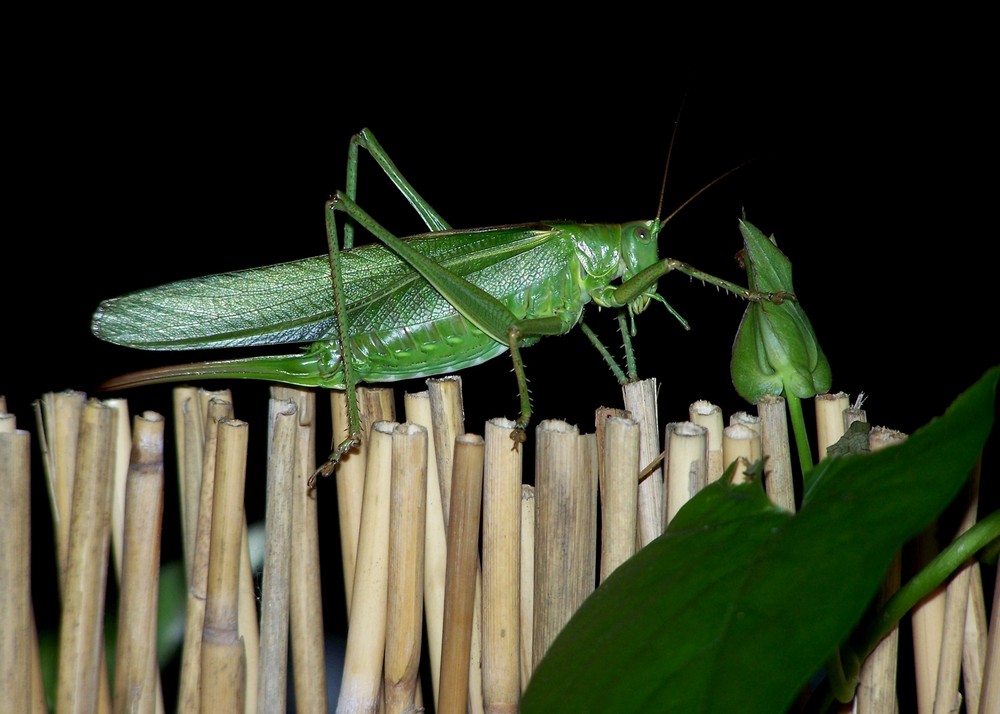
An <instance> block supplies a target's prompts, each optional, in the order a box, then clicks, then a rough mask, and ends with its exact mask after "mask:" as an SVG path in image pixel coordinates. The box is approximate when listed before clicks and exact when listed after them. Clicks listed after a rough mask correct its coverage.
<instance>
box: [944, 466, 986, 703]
mask: <svg viewBox="0 0 1000 714" xmlns="http://www.w3.org/2000/svg"><path fill="white" fill-rule="evenodd" d="M980 466H981V463H980V462H977V464H976V466H975V468H973V471H972V476H971V477H970V478H969V481H968V483H967V484H966V487H965V490H964V496H965V503H964V512H963V513H962V519H961V521H960V522H959V525H958V531H957V532H956V537H958V536H960V535H961V534H962V533H965V532H966V531H967V530H969V529H970V528H972V527H973V526H974V525H975V524H976V512H977V511H978V510H979V477H980ZM970 567H971V564H970V563H966V564H965V565H964V566H963V567H962V568H961V569H959V570H958V571H957V572H956V573H954V574H952V576H951V578H950V580H949V582H948V585H947V587H946V588H945V600H944V622H943V625H942V630H941V658H940V660H939V662H938V671H937V688H936V689H935V691H934V714H949V713H950V712H953V711H958V709H959V707H961V704H962V695H961V693H960V692H959V682H960V680H961V674H962V650H963V649H964V648H965V618H966V614H967V609H968V604H969V578H970V577H971V572H970Z"/></svg>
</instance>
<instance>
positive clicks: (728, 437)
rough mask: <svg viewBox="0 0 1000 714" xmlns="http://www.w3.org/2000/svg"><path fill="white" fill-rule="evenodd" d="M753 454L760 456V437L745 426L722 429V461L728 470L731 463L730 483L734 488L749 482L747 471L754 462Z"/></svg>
mask: <svg viewBox="0 0 1000 714" xmlns="http://www.w3.org/2000/svg"><path fill="white" fill-rule="evenodd" d="M754 454H757V455H759V454H760V435H759V434H757V432H755V431H754V430H753V429H751V428H750V427H748V426H746V425H745V424H733V425H731V426H727V427H726V428H725V429H723V436H722V461H723V463H725V464H726V468H729V467H730V466H731V465H732V464H733V463H735V464H736V470H735V471H734V472H733V475H732V478H731V479H730V481H729V482H730V483H731V484H733V485H734V486H735V485H737V484H741V483H746V482H747V481H748V480H749V476H747V469H748V468H750V464H752V463H753V462H754Z"/></svg>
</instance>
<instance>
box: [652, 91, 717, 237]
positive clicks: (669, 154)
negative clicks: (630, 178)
mask: <svg viewBox="0 0 1000 714" xmlns="http://www.w3.org/2000/svg"><path fill="white" fill-rule="evenodd" d="M687 95H688V93H687V90H685V91H684V96H683V97H682V98H681V106H680V108H679V109H678V110H677V118H676V119H674V130H673V132H671V134H670V148H668V149H667V164H666V166H664V167H663V183H662V184H660V203H659V205H658V206H657V207H656V222H657V223H659V222H660V213H661V212H662V211H663V196H664V194H665V193H666V191H667V174H668V173H669V172H670V159H671V157H673V155H674V142H675V141H677V128H678V127H679V126H680V124H681V113H682V112H683V111H684V104H685V102H687ZM709 185H711V184H709ZM698 193H701V191H699V192H698ZM695 195H696V196H697V195H698V194H695ZM674 213H677V211H674ZM671 215H673V214H671Z"/></svg>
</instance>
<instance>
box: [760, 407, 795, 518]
mask: <svg viewBox="0 0 1000 714" xmlns="http://www.w3.org/2000/svg"><path fill="white" fill-rule="evenodd" d="M757 416H759V417H760V426H761V430H760V440H761V444H760V445H761V450H762V451H763V454H764V458H765V459H766V461H765V462H764V470H765V478H764V487H765V489H766V490H767V496H768V498H770V499H771V503H773V504H774V505H775V506H778V507H779V508H784V509H785V510H786V511H790V512H792V513H795V479H794V475H793V474H792V452H791V447H790V446H789V443H788V417H787V414H786V409H785V400H784V398H783V397H777V396H774V395H772V394H766V395H764V396H763V397H761V398H760V399H758V400H757Z"/></svg>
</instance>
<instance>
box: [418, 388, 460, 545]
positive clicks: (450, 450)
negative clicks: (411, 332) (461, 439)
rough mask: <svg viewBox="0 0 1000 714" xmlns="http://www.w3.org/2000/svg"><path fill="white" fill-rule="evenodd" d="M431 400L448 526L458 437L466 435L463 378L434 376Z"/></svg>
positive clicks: (435, 450)
mask: <svg viewBox="0 0 1000 714" xmlns="http://www.w3.org/2000/svg"><path fill="white" fill-rule="evenodd" d="M427 390H428V391H429V392H430V395H431V396H430V398H431V419H432V420H433V424H434V428H433V429H432V431H431V434H432V436H433V439H434V453H435V454H436V455H437V460H438V464H437V467H438V478H439V479H440V485H441V509H442V511H443V512H444V522H445V525H446V526H447V524H448V513H449V504H450V503H451V471H452V459H453V457H454V452H455V438H456V437H457V436H458V435H459V434H464V433H465V423H464V421H463V419H464V410H463V407H462V378H461V377H459V376H457V375H448V376H446V377H434V378H432V379H428V380H427Z"/></svg>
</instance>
